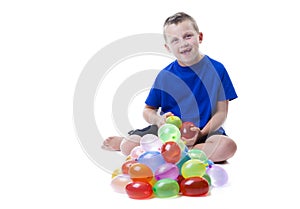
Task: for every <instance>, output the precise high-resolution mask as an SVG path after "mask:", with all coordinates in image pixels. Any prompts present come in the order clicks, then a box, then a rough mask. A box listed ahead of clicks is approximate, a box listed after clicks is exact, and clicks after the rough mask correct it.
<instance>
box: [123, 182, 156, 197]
mask: <svg viewBox="0 0 300 209" xmlns="http://www.w3.org/2000/svg"><path fill="white" fill-rule="evenodd" d="M125 190H126V193H127V194H128V196H129V197H130V198H132V199H147V198H150V197H151V196H152V194H153V190H152V186H151V184H149V183H147V182H138V181H136V182H132V183H129V184H127V185H126V187H125Z"/></svg>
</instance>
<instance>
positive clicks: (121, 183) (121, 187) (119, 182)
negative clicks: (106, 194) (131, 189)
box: [110, 174, 132, 194]
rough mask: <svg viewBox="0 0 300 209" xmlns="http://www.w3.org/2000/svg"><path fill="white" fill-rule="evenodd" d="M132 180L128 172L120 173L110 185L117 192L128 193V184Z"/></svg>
mask: <svg viewBox="0 0 300 209" xmlns="http://www.w3.org/2000/svg"><path fill="white" fill-rule="evenodd" d="M131 182H132V180H131V178H130V176H129V175H128V174H119V175H117V176H115V177H114V178H113V179H112V180H111V183H110V185H111V187H112V188H113V190H114V191H115V192H118V193H125V194H126V189H125V188H126V185H127V184H129V183H131Z"/></svg>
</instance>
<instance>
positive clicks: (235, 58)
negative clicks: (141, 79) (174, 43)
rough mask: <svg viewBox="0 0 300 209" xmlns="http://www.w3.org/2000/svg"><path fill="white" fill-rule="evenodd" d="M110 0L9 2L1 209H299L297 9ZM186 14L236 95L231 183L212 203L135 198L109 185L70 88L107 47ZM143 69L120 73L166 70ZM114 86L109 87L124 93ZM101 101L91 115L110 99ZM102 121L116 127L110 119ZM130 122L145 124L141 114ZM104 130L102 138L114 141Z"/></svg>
mask: <svg viewBox="0 0 300 209" xmlns="http://www.w3.org/2000/svg"><path fill="white" fill-rule="evenodd" d="M103 2H104V1H90V0H87V1H66V0H60V1H55V0H52V1H32V0H29V1H20V0H14V1H1V3H0V22H1V33H0V36H1V38H0V57H1V58H0V59H1V61H0V99H1V102H0V208H3V209H11V208H14V209H19V208H30V209H35V208H39V209H41V208H42V209H47V208H51V209H53V208H55V209H56V208H57V209H61V208H72V209H73V208H74V209H75V208H76V209H77V208H84V209H92V208H95V209H99V208H105V207H107V208H118V209H123V208H126V209H148V208H149V209H158V208H159V209H177V208H178V209H183V208H184V209H233V208H236V209H256V208H275V207H276V208H287V209H293V208H295V209H299V208H300V204H299V191H298V189H299V188H300V180H299V176H300V169H299V159H300V157H299V141H300V136H299V133H298V130H299V118H300V111H299V107H300V100H299V98H298V97H299V89H300V87H299V83H300V82H299V69H300V67H299V53H298V52H297V51H298V50H299V48H300V42H299V40H300V39H299V37H300V34H299V32H300V30H299V29H298V28H299V27H298V25H299V21H298V20H299V14H300V13H299V11H298V10H299V7H298V4H299V3H298V2H297V1H293V0H286V1H261V0H260V1H259V0H252V1H243V2H242V1H235V0H227V1H224V0H215V1H207V0H206V1H201V0H189V1H182V0H170V1H167V0H166V1H141V0H131V1H123V0H110V1H107V2H106V3H103ZM178 11H186V12H188V13H190V14H192V15H194V16H195V18H196V19H197V20H199V21H200V24H199V25H200V26H201V30H203V31H202V32H203V33H204V40H203V43H202V44H201V46H200V48H201V51H203V52H204V53H206V54H208V55H210V56H211V57H212V58H215V59H217V60H221V61H222V62H224V65H225V66H226V67H227V69H228V70H229V72H230V75H231V78H232V80H233V82H234V84H235V86H236V90H237V93H238V95H239V98H238V99H237V100H236V101H233V102H232V103H230V107H229V111H230V112H229V115H228V119H227V122H226V130H227V131H228V134H229V135H230V136H231V137H232V138H233V139H235V140H236V142H237V144H238V151H237V153H236V155H235V156H234V157H233V158H232V159H230V160H229V164H226V165H224V168H225V169H226V170H227V172H228V175H229V182H228V185H227V186H225V187H223V188H216V189H213V190H212V192H211V195H210V196H207V197H201V198H189V197H179V198H174V199H158V198H154V199H150V200H132V199H130V198H128V197H127V196H126V195H120V194H118V193H115V192H114V191H113V190H112V189H111V187H110V180H111V177H110V174H109V173H106V172H105V171H104V170H102V169H101V168H100V167H98V166H97V165H96V164H95V163H93V161H92V160H91V159H90V158H89V157H88V155H86V151H85V150H83V149H82V147H81V145H80V143H79V140H78V138H77V134H76V130H75V128H74V116H73V99H74V92H75V88H76V84H77V81H78V78H79V77H80V75H81V73H82V72H83V69H84V67H85V65H86V64H87V62H88V61H89V60H90V59H91V58H92V57H93V56H94V55H95V53H97V52H98V51H99V50H100V49H103V48H104V47H106V46H107V45H109V44H111V43H113V42H115V41H116V40H119V39H122V38H124V37H127V36H131V35H134V34H142V33H161V29H162V23H163V20H164V19H165V18H166V17H167V16H168V15H171V13H175V12H178ZM129 47H131V46H129ZM133 47H134V46H133ZM117 52H118V50H116V52H115V53H117ZM137 57H139V56H137ZM149 58H151V57H150V56H149ZM103 61H104V62H105V61H106V60H103ZM123 61H124V60H123ZM120 63H121V62H120ZM120 63H118V64H120ZM127 64H129V63H127ZM135 64H137V63H136V62H135ZM140 64H142V65H143V66H142V68H141V66H140V65H139V66H137V65H135V66H132V68H131V67H130V69H128V71H127V69H125V70H123V68H122V70H123V71H122V72H123V73H124V74H122V75H121V74H118V77H117V78H121V79H123V78H125V76H124V75H127V74H128V73H129V72H131V73H132V70H133V67H136V68H137V69H139V70H145V69H146V70H147V69H157V68H158V67H157V66H154V67H153V64H159V63H156V62H149V61H146V62H141V63H140ZM124 65H126V63H125V62H123V66H124ZM120 66H121V65H120ZM115 67H116V68H117V67H118V66H115ZM101 70H107V69H99V72H100V71H101ZM101 72H103V71H101ZM112 81H113V82H110V83H108V87H118V86H119V81H118V80H117V79H116V80H112ZM99 93H101V92H100V91H99ZM106 93H107V95H112V93H111V91H106ZM101 96H102V97H100V98H101V99H102V100H100V101H98V100H97V99H99V98H96V99H95V100H97V101H95V108H97V107H99V105H98V104H99V103H107V101H106V100H107V99H108V97H105V96H103V94H101ZM98 102H99V103H98ZM134 103H139V102H138V101H134V102H133V104H134ZM108 105H109V106H110V107H111V105H110V104H108ZM98 111H99V110H97V109H95V115H97V117H102V118H103V115H102V114H98ZM104 111H106V109H104ZM129 111H133V112H140V111H139V110H138V111H136V109H134V108H133V109H129ZM83 112H84V111H83ZM104 119H105V120H104V124H105V123H106V122H107V121H108V123H110V122H111V121H110V119H111V115H108V116H106V115H105V117H104ZM131 119H132V121H130V122H132V123H133V124H139V123H140V115H139V118H131ZM131 119H130V120H131ZM135 119H136V120H135ZM102 122H103V121H102ZM141 126H142V127H143V125H141ZM99 127H100V128H102V129H103V128H104V129H105V130H103V131H104V132H105V133H104V132H103V133H104V135H105V136H109V135H112V134H115V132H114V131H113V130H112V129H111V128H110V127H106V126H102V125H101V126H99ZM138 127H140V125H138ZM103 160H109V159H103Z"/></svg>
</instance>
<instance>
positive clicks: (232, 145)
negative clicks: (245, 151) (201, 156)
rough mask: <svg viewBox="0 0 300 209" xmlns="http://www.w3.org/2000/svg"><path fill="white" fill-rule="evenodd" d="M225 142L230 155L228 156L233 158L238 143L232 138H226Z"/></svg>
mask: <svg viewBox="0 0 300 209" xmlns="http://www.w3.org/2000/svg"><path fill="white" fill-rule="evenodd" d="M223 143H224V147H225V149H227V152H228V155H229V156H228V158H231V157H232V156H233V155H234V154H235V153H236V150H237V144H236V143H235V141H234V140H232V139H231V138H227V139H224V140H223Z"/></svg>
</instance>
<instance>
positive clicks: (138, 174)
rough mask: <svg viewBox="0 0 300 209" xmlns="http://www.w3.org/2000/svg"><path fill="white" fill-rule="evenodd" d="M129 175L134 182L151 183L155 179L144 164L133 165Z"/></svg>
mask: <svg viewBox="0 0 300 209" xmlns="http://www.w3.org/2000/svg"><path fill="white" fill-rule="evenodd" d="M128 174H129V176H130V178H131V179H132V180H133V181H142V182H150V181H151V180H152V178H153V172H152V170H151V169H150V168H149V167H148V166H147V165H145V164H142V163H135V164H133V165H131V166H130V168H129V170H128Z"/></svg>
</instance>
